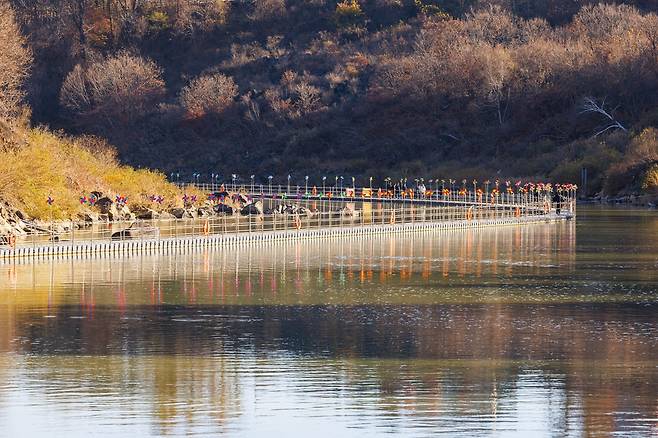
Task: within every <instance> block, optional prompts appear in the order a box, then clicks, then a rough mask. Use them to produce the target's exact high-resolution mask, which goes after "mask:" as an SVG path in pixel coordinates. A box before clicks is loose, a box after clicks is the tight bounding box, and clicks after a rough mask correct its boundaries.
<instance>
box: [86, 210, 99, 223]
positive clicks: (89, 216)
mask: <svg viewBox="0 0 658 438" xmlns="http://www.w3.org/2000/svg"><path fill="white" fill-rule="evenodd" d="M99 219H100V215H99V214H98V213H94V212H93V211H85V212H84V213H82V220H83V221H85V222H91V223H94V222H98V220H99Z"/></svg>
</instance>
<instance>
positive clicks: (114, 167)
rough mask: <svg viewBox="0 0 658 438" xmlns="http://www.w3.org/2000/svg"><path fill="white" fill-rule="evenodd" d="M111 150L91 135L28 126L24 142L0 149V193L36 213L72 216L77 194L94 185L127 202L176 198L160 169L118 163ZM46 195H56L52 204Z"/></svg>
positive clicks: (174, 200)
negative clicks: (73, 136) (58, 133)
mask: <svg viewBox="0 0 658 438" xmlns="http://www.w3.org/2000/svg"><path fill="white" fill-rule="evenodd" d="M115 156H116V155H115V152H114V151H113V149H112V148H111V147H110V146H109V145H107V144H106V143H105V142H103V141H100V140H98V139H96V138H90V137H82V138H80V139H70V138H61V137H57V136H55V135H53V134H51V133H48V132H46V131H43V130H32V131H30V132H29V133H28V143H27V145H25V146H24V147H22V148H18V149H13V150H11V151H2V152H0V198H1V199H3V200H6V201H8V202H10V204H12V205H13V206H15V207H17V208H19V209H21V210H23V211H25V212H26V213H27V214H28V215H29V216H30V217H33V218H37V219H49V218H50V217H52V218H54V219H68V218H72V217H75V216H76V215H77V214H78V213H80V212H82V211H83V210H84V206H82V205H81V204H80V202H79V198H80V196H83V195H89V193H91V192H92V191H96V190H98V191H101V192H103V193H104V194H106V195H108V196H110V197H113V196H115V195H123V196H127V197H128V200H129V207H131V208H134V207H136V206H140V205H150V203H149V201H148V199H147V197H148V196H150V195H156V194H157V195H162V196H164V197H165V205H167V206H173V205H177V204H180V202H181V201H180V193H179V191H178V189H177V188H176V187H175V186H174V185H173V184H170V183H168V182H167V181H166V178H165V176H164V175H163V174H161V173H159V172H154V171H151V170H145V169H139V170H136V169H133V168H131V167H128V166H122V165H119V164H118V163H117V161H116V159H115ZM48 196H51V197H52V198H53V199H54V200H55V202H54V204H53V205H52V207H51V206H49V205H48V204H47V203H46V200H47V198H48Z"/></svg>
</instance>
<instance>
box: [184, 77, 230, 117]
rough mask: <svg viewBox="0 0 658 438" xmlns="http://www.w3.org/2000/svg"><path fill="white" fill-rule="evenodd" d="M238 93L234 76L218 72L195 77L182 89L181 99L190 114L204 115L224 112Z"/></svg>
mask: <svg viewBox="0 0 658 438" xmlns="http://www.w3.org/2000/svg"><path fill="white" fill-rule="evenodd" d="M237 95H238V86H237V85H235V81H233V78H232V77H230V76H226V75H223V74H221V73H217V74H211V75H205V76H201V77H198V78H196V79H193V80H192V81H191V82H190V83H189V84H188V85H187V86H186V87H185V88H183V90H181V93H180V97H179V101H180V105H181V106H182V107H183V109H185V111H186V112H187V114H188V115H189V116H191V117H203V116H204V115H206V114H209V113H215V114H220V113H222V112H223V111H224V110H226V109H227V108H228V107H229V106H230V105H231V104H232V103H233V100H234V99H235V97H236V96H237Z"/></svg>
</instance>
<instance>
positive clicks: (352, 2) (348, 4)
mask: <svg viewBox="0 0 658 438" xmlns="http://www.w3.org/2000/svg"><path fill="white" fill-rule="evenodd" d="M362 20H363V10H362V9H361V4H360V3H359V2H358V0H343V1H341V2H339V3H338V4H337V5H336V11H335V12H334V21H335V22H336V26H338V27H339V28H350V27H355V26H358V25H359V24H361V22H362Z"/></svg>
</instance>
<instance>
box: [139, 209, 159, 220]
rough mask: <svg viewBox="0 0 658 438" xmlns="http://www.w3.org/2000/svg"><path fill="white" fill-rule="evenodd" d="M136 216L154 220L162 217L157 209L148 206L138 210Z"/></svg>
mask: <svg viewBox="0 0 658 438" xmlns="http://www.w3.org/2000/svg"><path fill="white" fill-rule="evenodd" d="M135 217H136V218H137V219H143V220H154V219H159V218H160V213H158V212H157V211H155V210H152V209H150V208H146V209H143V210H138V211H136V212H135Z"/></svg>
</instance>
